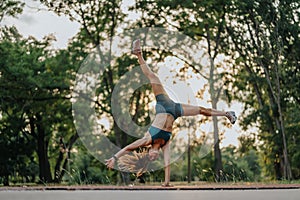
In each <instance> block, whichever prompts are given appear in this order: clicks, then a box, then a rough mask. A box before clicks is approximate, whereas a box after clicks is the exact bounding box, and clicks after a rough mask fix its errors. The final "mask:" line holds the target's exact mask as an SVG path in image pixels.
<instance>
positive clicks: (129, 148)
mask: <svg viewBox="0 0 300 200" xmlns="http://www.w3.org/2000/svg"><path fill="white" fill-rule="evenodd" d="M149 144H151V136H150V134H149V133H148V134H146V135H145V136H144V137H143V138H140V139H138V140H136V141H134V142H133V143H131V144H129V145H127V146H126V147H124V148H123V149H121V150H120V151H118V152H117V153H116V154H115V155H114V156H113V157H111V158H110V159H108V160H105V165H106V166H107V168H109V169H112V168H113V167H114V164H115V161H116V159H118V158H120V157H122V156H123V155H124V154H126V153H128V152H129V151H132V150H134V149H137V148H139V147H143V146H147V145H149Z"/></svg>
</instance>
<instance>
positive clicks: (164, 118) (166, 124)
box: [152, 113, 174, 132]
mask: <svg viewBox="0 0 300 200" xmlns="http://www.w3.org/2000/svg"><path fill="white" fill-rule="evenodd" d="M173 123H174V117H173V116H172V115H171V114H168V113H159V114H156V116H155V118H154V121H153V123H152V126H154V127H156V128H159V129H161V130H164V131H168V132H172V127H173Z"/></svg>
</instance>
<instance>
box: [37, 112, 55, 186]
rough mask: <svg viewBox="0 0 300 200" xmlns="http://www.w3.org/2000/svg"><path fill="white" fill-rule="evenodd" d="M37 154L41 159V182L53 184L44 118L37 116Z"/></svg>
mask: <svg viewBox="0 0 300 200" xmlns="http://www.w3.org/2000/svg"><path fill="white" fill-rule="evenodd" d="M36 117H37V123H36V127H37V131H38V134H37V143H38V145H37V151H38V152H37V154H38V158H39V171H40V172H39V177H40V182H42V183H50V182H52V177H51V170H50V163H49V160H48V144H49V142H48V141H47V139H46V136H45V130H44V127H43V125H42V120H41V119H42V118H41V116H40V115H37V116H36Z"/></svg>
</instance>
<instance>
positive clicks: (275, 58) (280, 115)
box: [226, 1, 299, 180]
mask: <svg viewBox="0 0 300 200" xmlns="http://www.w3.org/2000/svg"><path fill="white" fill-rule="evenodd" d="M230 9H231V11H230V12H229V15H228V16H227V20H228V22H227V23H226V25H227V27H226V30H227V33H228V35H230V38H229V42H228V47H229V48H230V49H233V52H232V53H231V54H232V55H233V59H234V60H235V61H236V64H237V66H240V67H241V68H237V69H238V70H239V73H238V74H237V76H235V78H236V79H237V81H236V82H235V83H236V84H235V86H236V88H238V90H239V91H245V92H243V93H240V94H242V95H243V97H241V96H240V97H241V98H240V99H241V100H242V101H243V102H245V107H246V109H248V110H250V109H251V108H254V109H253V110H251V111H250V113H251V114H250V115H248V117H246V118H245V120H244V124H245V127H247V126H248V125H249V124H251V123H256V122H257V119H258V120H259V122H260V125H259V127H260V130H261V132H260V134H259V136H260V138H261V139H262V140H263V141H264V145H265V146H264V147H263V148H264V151H266V152H267V154H269V153H271V154H270V155H269V159H273V161H272V163H273V164H274V169H275V170H274V171H275V173H276V177H277V178H283V179H288V180H289V179H291V178H292V174H291V168H290V161H289V155H288V153H289V152H288V143H287V141H288V135H287V133H286V131H285V127H286V124H285V123H286V118H285V112H286V109H287V107H286V106H287V102H289V101H290V98H291V95H288V93H289V91H295V88H293V89H286V85H288V84H287V82H289V80H290V77H288V76H286V74H287V73H289V72H287V71H289V70H292V69H293V68H294V67H296V66H297V65H299V63H298V64H297V63H295V62H296V60H297V59H299V58H298V55H297V54H295V53H296V52H297V51H298V50H297V49H299V48H298V47H297V44H298V39H297V38H298V36H297V32H299V26H297V25H296V24H297V22H296V20H295V16H296V15H297V13H298V14H299V3H297V2H293V3H291V2H290V1H288V2H287V1H278V2H272V1H248V2H239V1H232V5H231V6H230ZM294 41H295V42H294ZM298 46H299V45H298ZM234 52H235V53H234ZM292 71H293V70H292ZM292 71H290V73H291V72H292ZM249 86H251V87H249ZM296 90H297V89H296ZM287 92H288V93H287ZM253 99H255V101H253ZM265 148H266V149H265Z"/></svg>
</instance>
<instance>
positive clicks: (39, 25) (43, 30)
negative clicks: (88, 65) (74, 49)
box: [1, 0, 79, 48]
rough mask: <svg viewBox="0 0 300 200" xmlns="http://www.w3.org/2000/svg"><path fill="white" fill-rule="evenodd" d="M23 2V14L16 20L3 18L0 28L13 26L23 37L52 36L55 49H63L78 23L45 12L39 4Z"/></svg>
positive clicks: (29, 0)
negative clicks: (54, 38)
mask: <svg viewBox="0 0 300 200" xmlns="http://www.w3.org/2000/svg"><path fill="white" fill-rule="evenodd" d="M24 2H25V3H26V5H25V7H24V12H23V13H22V14H21V15H18V17H17V18H12V17H5V18H4V20H3V22H1V26H4V25H8V26H12V25H14V26H16V27H17V29H18V30H19V32H20V33H21V34H22V35H23V36H25V37H27V36H29V35H31V36H34V37H35V38H37V39H42V38H43V37H44V36H46V35H49V34H54V35H55V37H56V39H57V41H56V42H54V43H53V46H54V47H55V48H65V47H66V46H67V43H68V40H69V39H70V38H72V37H73V36H74V35H75V34H76V33H77V32H78V30H79V24H78V23H76V22H71V21H70V20H69V19H68V18H67V17H64V16H61V17H59V16H57V15H56V14H55V13H53V12H49V11H47V10H46V8H45V7H44V6H42V5H41V4H40V3H39V2H36V1H33V0H26V1H25V0H24Z"/></svg>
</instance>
